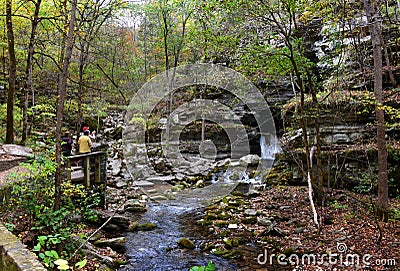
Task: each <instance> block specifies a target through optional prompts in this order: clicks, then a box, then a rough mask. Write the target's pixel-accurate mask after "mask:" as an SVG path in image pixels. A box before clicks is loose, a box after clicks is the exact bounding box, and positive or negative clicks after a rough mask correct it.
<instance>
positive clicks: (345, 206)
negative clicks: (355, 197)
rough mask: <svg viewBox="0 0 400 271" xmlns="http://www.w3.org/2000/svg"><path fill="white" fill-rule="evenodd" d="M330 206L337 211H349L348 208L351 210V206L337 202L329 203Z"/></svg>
mask: <svg viewBox="0 0 400 271" xmlns="http://www.w3.org/2000/svg"><path fill="white" fill-rule="evenodd" d="M328 205H329V206H331V207H332V208H335V209H347V208H349V206H348V205H347V204H342V203H340V202H338V201H337V200H335V201H333V202H328Z"/></svg>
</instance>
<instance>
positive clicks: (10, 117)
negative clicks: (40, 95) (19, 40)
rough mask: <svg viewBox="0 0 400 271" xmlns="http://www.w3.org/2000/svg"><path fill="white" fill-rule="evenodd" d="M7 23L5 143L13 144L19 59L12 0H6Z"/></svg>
mask: <svg viewBox="0 0 400 271" xmlns="http://www.w3.org/2000/svg"><path fill="white" fill-rule="evenodd" d="M6 25H7V41H8V55H9V57H10V71H9V77H8V93H7V131H6V142H5V143H6V144H13V143H14V93H15V82H16V77H17V61H16V58H15V48H14V31H13V24H12V0H7V1H6Z"/></svg>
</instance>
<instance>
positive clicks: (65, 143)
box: [61, 132, 72, 156]
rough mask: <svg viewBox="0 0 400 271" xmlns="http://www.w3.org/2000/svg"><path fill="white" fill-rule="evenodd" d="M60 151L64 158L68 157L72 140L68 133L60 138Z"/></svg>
mask: <svg viewBox="0 0 400 271" xmlns="http://www.w3.org/2000/svg"><path fill="white" fill-rule="evenodd" d="M61 141H62V142H61V149H62V153H63V155H64V156H70V155H71V151H72V139H71V138H70V137H69V132H65V134H64V136H63V137H62V138H61Z"/></svg>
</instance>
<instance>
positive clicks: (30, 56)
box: [21, 0, 42, 144]
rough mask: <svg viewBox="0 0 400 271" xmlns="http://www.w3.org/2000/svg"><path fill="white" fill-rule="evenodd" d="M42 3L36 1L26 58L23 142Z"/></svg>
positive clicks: (26, 132)
mask: <svg viewBox="0 0 400 271" xmlns="http://www.w3.org/2000/svg"><path fill="white" fill-rule="evenodd" d="M41 3H42V0H37V2H36V3H35V12H34V15H33V20H32V28H31V35H30V38H29V45H28V56H27V58H26V70H25V75H26V78H25V87H24V109H23V127H22V139H21V144H25V141H26V138H27V137H28V130H29V129H28V107H29V91H31V92H32V93H33V84H32V70H33V53H34V48H35V38H36V29H37V26H38V24H39V11H40V5H41ZM32 96H33V95H32Z"/></svg>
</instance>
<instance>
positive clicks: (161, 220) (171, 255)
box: [119, 203, 237, 271]
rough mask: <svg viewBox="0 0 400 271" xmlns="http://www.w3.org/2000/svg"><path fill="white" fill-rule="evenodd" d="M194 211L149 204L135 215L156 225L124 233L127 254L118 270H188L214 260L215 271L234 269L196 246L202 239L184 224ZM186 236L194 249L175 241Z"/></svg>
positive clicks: (223, 260)
mask: <svg viewBox="0 0 400 271" xmlns="http://www.w3.org/2000/svg"><path fill="white" fill-rule="evenodd" d="M193 212H196V209H193V208H192V207H189V206H185V205H182V204H181V205H180V206H173V205H165V204H162V203H151V204H150V205H149V206H148V210H147V212H145V213H143V214H140V215H138V217H137V219H138V221H139V222H140V223H145V222H151V223H154V224H156V225H157V227H156V228H155V229H153V230H151V231H136V232H129V233H127V236H126V239H127V243H126V249H127V250H126V255H127V256H128V258H129V263H128V264H127V265H126V266H124V267H123V268H121V269H119V271H128V270H129V271H156V270H159V271H173V270H189V269H190V268H191V267H193V266H202V265H207V263H208V262H209V261H213V263H215V265H216V267H217V270H226V271H228V270H237V268H236V266H235V265H234V264H233V263H230V262H229V261H228V260H226V259H224V258H220V257H217V256H215V255H213V254H208V255H206V254H203V253H202V252H201V251H200V249H199V245H200V243H201V241H202V240H201V239H199V237H198V236H195V234H194V233H192V232H191V231H190V229H188V228H186V227H185V224H187V222H188V221H185V220H186V219H190V218H191V216H190V215H187V214H191V213H193ZM183 237H185V238H188V239H190V240H192V241H194V242H195V245H196V248H195V249H192V250H191V249H184V248H181V247H179V246H178V244H177V241H178V240H179V239H181V238H183Z"/></svg>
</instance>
